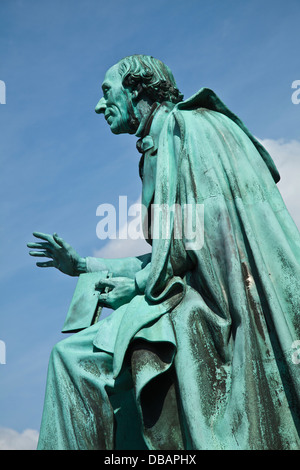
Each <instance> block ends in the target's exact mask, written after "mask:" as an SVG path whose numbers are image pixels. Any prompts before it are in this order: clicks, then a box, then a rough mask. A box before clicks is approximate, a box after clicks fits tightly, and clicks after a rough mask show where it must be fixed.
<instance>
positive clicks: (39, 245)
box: [27, 242, 52, 250]
mask: <svg viewBox="0 0 300 470" xmlns="http://www.w3.org/2000/svg"><path fill="white" fill-rule="evenodd" d="M27 246H28V248H41V249H48V250H51V248H52V247H51V245H50V243H47V242H41V243H27Z"/></svg>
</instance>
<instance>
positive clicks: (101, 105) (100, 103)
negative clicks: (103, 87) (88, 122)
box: [95, 98, 106, 114]
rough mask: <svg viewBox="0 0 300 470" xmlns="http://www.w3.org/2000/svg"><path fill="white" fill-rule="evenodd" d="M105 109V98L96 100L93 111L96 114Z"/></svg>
mask: <svg viewBox="0 0 300 470" xmlns="http://www.w3.org/2000/svg"><path fill="white" fill-rule="evenodd" d="M105 109H106V104H105V99H104V98H101V100H100V101H98V103H97V106H96V108H95V111H96V113H97V114H101V113H104V111H105Z"/></svg>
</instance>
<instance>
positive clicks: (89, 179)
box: [0, 0, 300, 448]
mask: <svg viewBox="0 0 300 470" xmlns="http://www.w3.org/2000/svg"><path fill="white" fill-rule="evenodd" d="M299 13H300V4H299V0H285V1H283V0H273V1H270V0H260V1H257V0H251V1H248V0H244V1H240V0H209V1H207V0H206V1H203V0H185V1H179V0H152V1H151V2H146V1H142V0H139V1H137V0H132V1H131V2H125V1H121V0H111V1H110V2H106V1H104V0H84V1H80V0H72V1H71V0H52V1H51V2H50V1H41V0H27V1H22V0H1V2H0V18H1V28H0V80H3V81H4V82H5V84H6V104H5V105H2V104H1V105H0V169H1V170H0V178H1V184H0V193H1V195H0V200H1V204H0V211H1V212H0V215H1V224H0V237H1V243H0V256H1V268H2V269H1V271H0V282H1V296H0V340H2V341H4V342H5V344H6V364H0V384H1V386H0V430H1V428H5V429H10V431H11V432H17V433H22V432H23V431H24V430H26V429H33V430H37V431H38V429H39V425H40V419H41V413H42V406H43V399H44V388H45V381H46V374H47V364H48V359H49V355H50V352H51V349H52V347H53V346H54V344H55V343H56V342H57V341H59V340H60V339H63V337H64V335H62V334H61V333H60V330H61V328H62V325H63V322H64V319H65V315H66V312H67V309H68V305H69V303H70V300H71V298H72V293H73V291H74V288H75V285H76V278H69V277H67V276H64V275H63V274H61V273H59V272H58V271H57V270H55V269H39V268H37V267H36V266H35V260H34V259H33V258H30V257H29V255H28V249H27V247H26V243H27V242H29V241H32V240H33V237H32V235H31V234H32V232H33V231H42V232H46V233H53V232H54V231H56V232H57V233H58V234H59V235H61V236H62V237H63V238H65V239H66V240H67V241H68V242H69V243H70V244H71V245H72V246H73V247H74V248H75V249H76V250H77V251H78V252H79V253H80V254H81V255H82V256H90V255H93V254H95V253H102V254H103V253H109V254H110V255H111V253H112V255H113V256H123V255H126V254H127V251H126V250H127V248H126V247H125V245H122V244H118V242H116V243H115V244H114V245H112V242H110V243H109V244H107V241H103V240H99V239H98V238H97V236H96V225H97V222H98V221H99V219H98V218H97V217H96V208H97V206H98V205H99V204H102V203H110V204H115V205H117V203H118V198H119V196H120V195H126V196H127V197H128V203H129V204H132V203H134V202H135V201H136V200H137V199H138V198H139V195H140V192H141V183H140V180H139V177H138V169H137V166H138V160H139V154H138V153H137V151H136V149H135V141H136V139H135V138H134V137H132V136H127V135H120V136H115V135H113V134H112V133H111V132H110V130H109V128H108V126H107V125H106V123H105V121H104V119H103V117H102V116H98V115H96V113H95V112H94V107H95V105H96V103H97V101H98V99H99V98H100V97H101V82H102V80H103V78H104V74H105V72H106V70H107V69H108V68H109V67H110V66H111V65H113V64H115V63H116V62H117V61H118V60H120V59H121V58H122V57H124V56H126V55H130V54H134V53H142V54H151V55H153V56H155V57H157V58H159V59H161V60H162V61H164V62H165V63H166V64H167V65H169V67H170V68H171V70H172V71H173V73H174V76H175V79H176V82H177V85H178V87H179V88H180V90H181V91H182V93H183V94H184V96H185V97H186V98H188V97H189V96H190V95H192V94H193V93H195V92H196V91H197V90H198V89H199V88H201V87H202V86H207V87H209V88H212V89H213V90H214V91H215V92H216V93H217V94H218V95H219V96H220V98H221V99H222V100H223V101H224V102H225V103H226V104H227V106H228V107H229V108H230V109H231V110H232V111H234V112H235V113H236V114H237V115H238V116H239V117H240V118H241V119H242V120H243V121H244V123H245V124H246V126H247V127H248V128H249V129H250V130H251V131H252V133H253V134H254V135H255V136H256V137H258V138H259V139H260V140H262V141H263V143H265V145H266V146H267V147H268V149H270V151H271V152H272V156H273V158H274V160H275V161H276V163H277V164H278V166H279V169H280V171H281V174H282V182H281V183H280V189H281V191H282V194H283V196H284V198H285V199H286V202H287V205H288V207H289V209H290V211H291V213H292V215H293V217H294V219H295V221H296V222H297V224H298V226H300V214H299V212H300V211H299V210H298V200H299V194H300V191H299V189H298V179H299V177H298V175H299V169H300V165H299V156H300V131H299V129H300V127H299V124H300V105H295V104H293V103H292V100H291V95H292V92H293V90H292V88H291V85H292V82H293V81H294V80H299V79H300V70H299V54H298V50H297V47H298V43H299ZM112 247H113V248H112ZM136 248H137V251H138V250H140V251H141V250H143V246H142V245H138V246H137V247H136ZM130 249H132V247H131V248H130ZM105 250H106V251H105ZM136 254H139V252H137V253H136ZM5 429H4V431H3V434H1V432H0V448H1V442H2V441H3V442H4V441H5V439H6V437H5ZM1 436H4V437H1ZM27 437H28V436H27ZM1 439H2V441H1ZM5 442H6V441H5ZM18 442H19V444H18V445H19V446H21V444H20V441H18ZM11 445H13V444H11ZM15 445H17V444H15ZM24 445H25V444H24Z"/></svg>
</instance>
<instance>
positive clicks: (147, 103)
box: [96, 55, 183, 134]
mask: <svg viewBox="0 0 300 470" xmlns="http://www.w3.org/2000/svg"><path fill="white" fill-rule="evenodd" d="M102 90H103V98H101V100H100V101H99V103H98V104H97V106H96V112H97V113H99V114H100V113H103V114H104V116H105V119H106V120H107V122H108V124H109V125H110V128H111V131H112V132H113V133H114V134H121V133H129V134H134V133H135V132H136V130H137V128H138V125H139V122H140V121H141V119H142V118H143V117H144V114H145V113H147V110H148V111H149V109H150V108H151V106H152V104H153V103H162V102H164V101H169V102H172V103H178V102H179V101H181V100H182V98H183V95H182V94H181V93H180V92H179V90H178V88H177V86H176V83H175V80H174V77H173V74H172V72H171V70H170V69H169V68H168V67H167V66H166V65H165V64H163V63H162V62H161V61H160V60H158V59H155V58H153V57H151V56H145V55H133V56H128V57H125V58H124V59H122V60H121V61H120V62H119V63H118V64H116V65H114V66H113V67H111V68H110V69H109V70H108V71H107V73H106V75H105V78H104V82H103V84H102Z"/></svg>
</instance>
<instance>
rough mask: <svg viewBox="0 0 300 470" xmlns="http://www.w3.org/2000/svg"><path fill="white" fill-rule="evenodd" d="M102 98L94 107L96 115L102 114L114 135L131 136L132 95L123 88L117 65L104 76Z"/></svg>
mask: <svg viewBox="0 0 300 470" xmlns="http://www.w3.org/2000/svg"><path fill="white" fill-rule="evenodd" d="M102 90H103V98H101V100H100V101H99V103H98V104H97V106H96V109H95V111H96V113H98V114H101V113H103V114H104V117H105V119H106V121H107V123H108V124H109V126H110V129H111V131H112V132H113V133H114V134H124V133H129V134H132V133H134V132H135V130H136V127H137V126H136V124H135V126H134V125H133V123H134V122H135V123H136V120H137V118H136V116H135V113H134V109H133V104H132V93H131V92H130V91H129V90H128V89H126V88H124V87H123V85H122V77H121V75H120V74H119V71H118V64H116V65H114V66H113V67H111V68H110V69H109V70H108V71H107V72H106V74H105V78H104V81H103V83H102Z"/></svg>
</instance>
